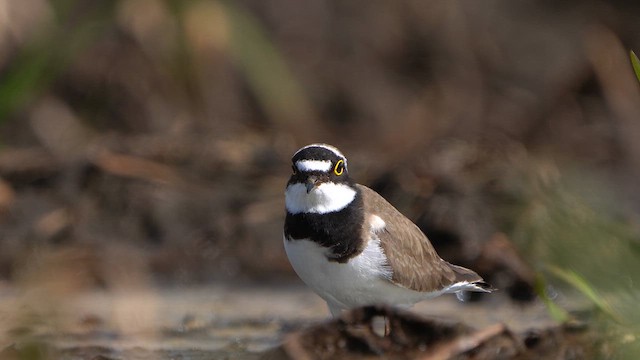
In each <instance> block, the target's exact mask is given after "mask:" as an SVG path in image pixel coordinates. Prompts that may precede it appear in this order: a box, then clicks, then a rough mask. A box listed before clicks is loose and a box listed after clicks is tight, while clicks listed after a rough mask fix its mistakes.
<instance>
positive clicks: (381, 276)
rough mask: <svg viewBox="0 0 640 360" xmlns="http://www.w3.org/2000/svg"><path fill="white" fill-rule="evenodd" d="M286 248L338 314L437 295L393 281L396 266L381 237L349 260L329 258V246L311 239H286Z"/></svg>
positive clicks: (302, 274) (308, 281)
mask: <svg viewBox="0 0 640 360" xmlns="http://www.w3.org/2000/svg"><path fill="white" fill-rule="evenodd" d="M284 248H285V251H286V252H287V256H288V257H289V261H290V262H291V265H292V266H293V269H294V270H295V271H296V273H297V274H298V276H299V277H300V278H301V279H302V281H304V282H305V283H306V284H307V285H308V286H309V287H310V288H311V289H313V290H314V291H315V292H316V293H317V294H318V295H319V296H320V297H322V298H323V299H324V300H325V301H326V302H327V303H328V305H329V308H330V309H331V311H332V313H333V314H334V315H336V310H338V309H349V308H353V307H357V306H362V305H370V304H377V303H386V304H395V305H412V304H414V303H416V302H418V301H420V300H423V299H426V298H428V297H431V296H433V295H436V294H428V293H419V292H416V291H413V290H409V289H406V288H403V287H400V286H397V285H394V284H393V283H391V282H390V281H389V280H390V279H391V276H392V269H391V268H390V267H389V266H388V265H386V257H385V255H384V253H383V251H382V248H381V247H380V245H379V241H378V240H377V239H373V240H371V241H369V244H368V245H367V247H366V248H365V249H364V250H363V251H362V253H360V254H359V255H358V256H356V257H353V258H351V259H349V261H348V262H346V263H338V262H332V261H329V260H328V259H327V257H326V251H327V250H326V248H323V247H321V246H320V245H318V244H317V243H315V242H313V241H310V240H286V239H285V240H284ZM430 295H431V296H430Z"/></svg>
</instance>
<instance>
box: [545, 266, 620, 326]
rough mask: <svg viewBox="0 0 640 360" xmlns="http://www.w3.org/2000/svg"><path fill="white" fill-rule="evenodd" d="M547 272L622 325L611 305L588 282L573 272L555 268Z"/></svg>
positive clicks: (551, 267)
mask: <svg viewBox="0 0 640 360" xmlns="http://www.w3.org/2000/svg"><path fill="white" fill-rule="evenodd" d="M548 269H549V271H550V272H551V273H552V274H553V275H555V276H556V277H557V278H559V279H561V280H563V281H564V282H566V283H568V284H569V285H571V286H572V287H573V288H575V289H576V290H578V291H579V292H580V293H582V295H584V296H585V297H586V298H587V299H589V300H590V301H591V302H593V304H594V305H595V306H596V307H597V308H598V309H599V310H600V311H602V312H603V313H605V314H607V315H608V316H609V317H611V318H612V319H613V320H614V321H616V322H618V323H622V318H621V317H620V316H619V315H618V314H617V313H616V312H615V311H614V310H613V308H612V307H611V305H610V304H609V303H608V302H607V301H606V300H605V299H604V298H603V297H602V296H600V294H598V292H597V291H596V290H595V289H594V288H593V287H592V286H591V285H590V284H589V282H588V281H587V280H586V279H585V278H583V277H582V276H580V275H579V274H577V273H576V272H575V271H571V270H565V269H561V268H559V267H557V266H549V267H548Z"/></svg>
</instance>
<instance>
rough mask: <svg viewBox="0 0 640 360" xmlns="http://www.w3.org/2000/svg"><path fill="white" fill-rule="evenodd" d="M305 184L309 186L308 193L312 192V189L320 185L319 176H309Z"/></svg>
mask: <svg viewBox="0 0 640 360" xmlns="http://www.w3.org/2000/svg"><path fill="white" fill-rule="evenodd" d="M304 186H305V187H306V188H307V194H308V193H310V192H311V190H313V189H314V188H315V187H316V186H318V178H316V177H315V176H309V178H307V182H306V183H305V184H304Z"/></svg>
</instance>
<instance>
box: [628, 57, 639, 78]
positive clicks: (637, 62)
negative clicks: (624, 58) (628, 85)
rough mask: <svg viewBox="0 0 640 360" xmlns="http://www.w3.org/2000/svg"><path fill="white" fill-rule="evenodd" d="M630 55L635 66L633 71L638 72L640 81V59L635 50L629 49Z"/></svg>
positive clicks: (637, 75)
mask: <svg viewBox="0 0 640 360" xmlns="http://www.w3.org/2000/svg"><path fill="white" fill-rule="evenodd" d="M629 57H630V58H631V65H632V66H633V72H635V73H636V77H637V78H638V81H640V60H639V59H638V56H637V55H636V53H634V52H633V50H631V51H629Z"/></svg>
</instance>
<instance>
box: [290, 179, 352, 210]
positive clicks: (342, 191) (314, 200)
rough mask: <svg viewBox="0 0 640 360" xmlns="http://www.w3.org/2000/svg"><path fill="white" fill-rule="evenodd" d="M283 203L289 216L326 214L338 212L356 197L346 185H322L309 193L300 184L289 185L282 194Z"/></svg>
mask: <svg viewBox="0 0 640 360" xmlns="http://www.w3.org/2000/svg"><path fill="white" fill-rule="evenodd" d="M284 195H285V196H284V203H285V205H286V207H287V211H288V212H289V213H290V214H299V213H315V214H326V213H330V212H335V211H340V210H342V209H344V208H345V207H347V205H349V204H350V203H351V202H352V201H353V199H355V197H356V190H355V189H353V188H352V187H351V186H349V185H346V184H336V183H332V182H327V183H322V184H320V185H318V187H316V188H315V189H313V190H311V192H309V193H307V187H306V186H305V184H302V183H295V184H290V185H289V186H287V190H286V191H285V193H284Z"/></svg>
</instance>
